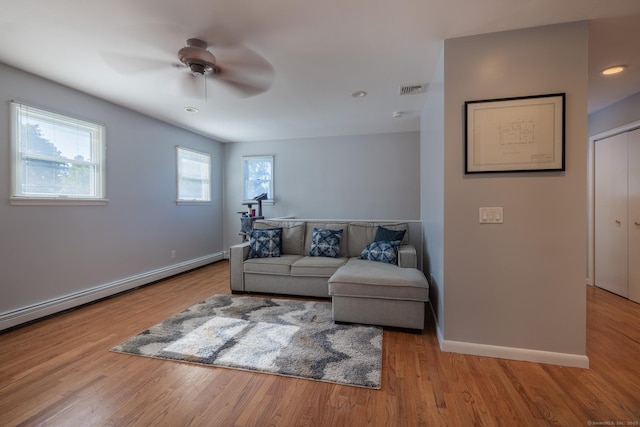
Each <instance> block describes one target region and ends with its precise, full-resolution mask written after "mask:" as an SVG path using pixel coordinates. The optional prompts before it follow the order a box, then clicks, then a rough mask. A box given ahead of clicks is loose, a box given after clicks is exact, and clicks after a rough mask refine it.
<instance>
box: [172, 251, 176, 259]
mask: <svg viewBox="0 0 640 427" xmlns="http://www.w3.org/2000/svg"><path fill="white" fill-rule="evenodd" d="M175 257H176V251H175V249H174V250H172V251H171V259H174V258H175Z"/></svg>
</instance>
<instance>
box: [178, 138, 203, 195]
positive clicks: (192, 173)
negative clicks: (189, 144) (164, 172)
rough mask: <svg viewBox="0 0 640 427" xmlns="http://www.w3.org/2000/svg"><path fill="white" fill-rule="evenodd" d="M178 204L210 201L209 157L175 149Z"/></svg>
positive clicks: (197, 152) (184, 149) (183, 149)
mask: <svg viewBox="0 0 640 427" xmlns="http://www.w3.org/2000/svg"><path fill="white" fill-rule="evenodd" d="M177 158H178V203H180V202H210V201H211V155H209V154H207V153H201V152H199V151H194V150H189V149H187V148H184V147H180V146H178V147H177Z"/></svg>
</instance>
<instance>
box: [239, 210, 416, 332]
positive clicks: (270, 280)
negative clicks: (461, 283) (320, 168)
mask: <svg viewBox="0 0 640 427" xmlns="http://www.w3.org/2000/svg"><path fill="white" fill-rule="evenodd" d="M408 230H409V228H408V224H407V223H402V222H399V223H396V222H372V221H317V220H299V219H291V220H289V219H266V220H265V219H261V220H256V221H255V222H254V224H253V230H252V231H251V239H250V241H248V242H244V243H242V244H239V245H234V246H232V247H231V251H230V284H231V291H232V292H233V293H252V292H253V293H268V294H283V295H294V296H308V297H319V298H331V299H332V311H333V319H334V321H336V322H348V323H364V324H374V325H381V326H393V327H400V328H408V329H416V330H422V329H423V328H424V312H425V303H426V301H428V283H427V280H426V278H425V276H424V274H423V273H422V271H420V270H418V269H417V256H416V249H415V247H414V246H412V245H411V244H409V236H408Z"/></svg>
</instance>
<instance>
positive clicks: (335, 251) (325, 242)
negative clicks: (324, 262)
mask: <svg viewBox="0 0 640 427" xmlns="http://www.w3.org/2000/svg"><path fill="white" fill-rule="evenodd" d="M341 240H342V230H331V229H327V228H314V229H313V235H312V237H311V249H310V250H309V256H312V257H330V258H339V257H340V241H341Z"/></svg>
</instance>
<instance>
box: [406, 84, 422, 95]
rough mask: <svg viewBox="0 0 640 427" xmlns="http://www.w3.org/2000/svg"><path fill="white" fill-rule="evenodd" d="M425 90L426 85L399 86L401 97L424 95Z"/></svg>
mask: <svg viewBox="0 0 640 427" xmlns="http://www.w3.org/2000/svg"><path fill="white" fill-rule="evenodd" d="M426 89H427V84H426V83H422V84H416V85H406V86H400V96H403V95H419V94H421V93H424V92H425V91H426Z"/></svg>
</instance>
